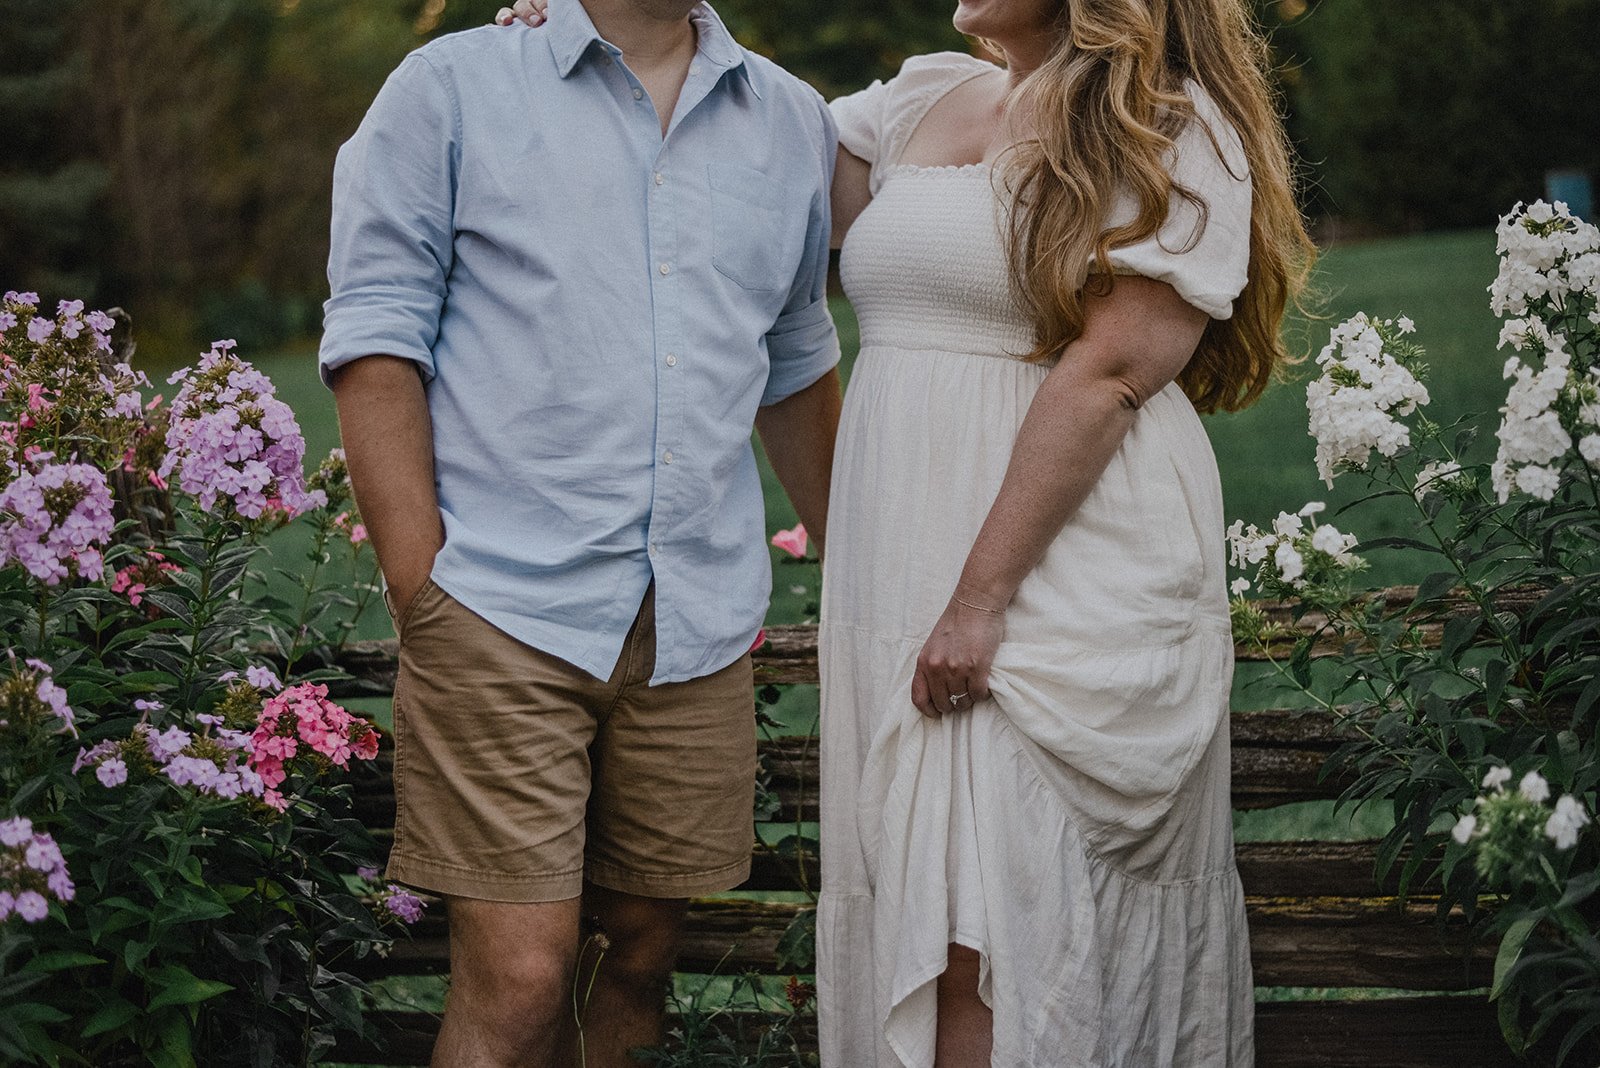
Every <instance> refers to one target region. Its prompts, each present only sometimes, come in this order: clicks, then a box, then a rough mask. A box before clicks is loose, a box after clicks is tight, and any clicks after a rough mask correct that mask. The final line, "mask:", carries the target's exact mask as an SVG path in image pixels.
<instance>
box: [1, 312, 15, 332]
mask: <svg viewBox="0 0 1600 1068" xmlns="http://www.w3.org/2000/svg"><path fill="white" fill-rule="evenodd" d="M16 325H17V316H16V313H15V312H0V330H10V329H11V328H12V327H13V326H16Z"/></svg>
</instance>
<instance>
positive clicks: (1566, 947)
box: [1229, 203, 1600, 1063]
mask: <svg viewBox="0 0 1600 1068" xmlns="http://www.w3.org/2000/svg"><path fill="white" fill-rule="evenodd" d="M1499 251H1500V254H1501V267H1500V272H1499V276H1498V277H1497V278H1496V279H1495V281H1494V283H1493V285H1492V286H1491V287H1490V292H1491V295H1492V304H1493V307H1494V310H1495V312H1496V313H1497V314H1499V315H1501V316H1502V317H1507V316H1510V317H1513V318H1510V319H1509V320H1508V321H1507V322H1506V324H1505V328H1504V329H1503V331H1502V332H1501V337H1500V343H1501V346H1502V347H1505V346H1510V347H1511V348H1513V349H1514V350H1516V353H1517V354H1516V355H1514V356H1512V357H1511V358H1510V359H1509V360H1508V361H1507V362H1506V366H1505V373H1506V377H1507V378H1508V379H1510V380H1511V385H1510V388H1509V391H1508V395H1507V399H1506V404H1505V405H1504V407H1502V409H1501V412H1500V414H1501V423H1500V426H1499V429H1498V432H1497V434H1496V439H1497V448H1496V451H1495V453H1494V455H1493V458H1492V459H1490V458H1489V457H1487V456H1482V455H1479V453H1480V452H1481V451H1482V450H1474V448H1473V446H1474V439H1475V436H1476V428H1475V427H1474V425H1473V424H1472V423H1471V421H1470V420H1464V421H1463V422H1462V423H1460V424H1458V425H1456V426H1452V427H1445V426H1441V425H1439V424H1437V423H1435V422H1433V421H1432V420H1430V419H1428V418H1427V417H1426V416H1425V415H1423V414H1422V413H1421V411H1420V407H1421V406H1422V405H1425V404H1426V403H1427V401H1428V395H1427V389H1426V387H1425V386H1424V385H1423V384H1422V380H1421V376H1422V374H1423V366H1422V363H1421V356H1422V350H1421V348H1420V347H1419V346H1418V345H1417V344H1416V343H1415V342H1414V341H1413V340H1412V332H1413V329H1414V328H1413V326H1412V324H1411V323H1410V321H1409V320H1406V319H1398V320H1392V321H1391V320H1377V319H1373V318H1370V317H1368V316H1365V315H1360V316H1357V317H1355V318H1354V319H1352V320H1350V321H1349V322H1346V323H1344V324H1341V325H1340V326H1339V327H1336V328H1335V329H1334V331H1333V340H1332V342H1331V343H1330V344H1329V346H1328V348H1327V349H1326V350H1324V352H1323V354H1322V357H1321V358H1319V364H1320V367H1321V374H1320V376H1319V377H1318V378H1317V379H1316V381H1314V382H1313V383H1311V385H1310V388H1309V389H1308V391H1307V405H1308V412H1309V416H1310V420H1309V422H1310V430H1311V433H1312V436H1313V437H1314V438H1316V442H1317V450H1316V463H1317V470H1318V474H1319V475H1321V476H1322V478H1323V479H1324V480H1325V481H1326V482H1328V483H1329V484H1330V485H1331V483H1332V482H1333V480H1334V479H1335V478H1338V477H1341V476H1342V475H1344V474H1346V473H1351V472H1355V473H1358V474H1359V475H1360V477H1362V478H1364V479H1365V480H1366V481H1367V482H1368V483H1369V484H1370V486H1371V489H1372V492H1371V493H1369V494H1368V495H1367V496H1366V497H1365V498H1363V501H1366V500H1372V499H1374V498H1376V497H1387V498H1401V499H1406V500H1409V501H1411V502H1412V503H1413V504H1414V505H1415V507H1416V509H1417V524H1416V527H1417V532H1418V533H1417V536H1416V537H1396V538H1384V539H1375V540H1372V541H1368V542H1362V543H1360V544H1357V543H1356V539H1355V538H1354V537H1352V536H1350V535H1347V534H1343V533H1341V532H1339V531H1338V530H1335V529H1334V528H1332V527H1329V526H1322V525H1316V524H1315V519H1314V517H1315V516H1316V515H1317V514H1318V512H1319V511H1320V510H1321V506H1320V505H1315V504H1313V505H1308V506H1307V507H1306V508H1305V509H1302V510H1301V512H1300V513H1299V514H1298V515H1289V514H1284V515H1280V516H1279V518H1278V521H1277V523H1275V524H1274V527H1273V530H1272V531H1271V532H1270V533H1266V532H1262V531H1260V530H1258V529H1256V528H1254V527H1246V526H1245V525H1244V524H1243V523H1235V524H1234V525H1233V527H1232V528H1231V529H1230V531H1229V537H1230V542H1231V546H1232V558H1233V564H1234V566H1235V567H1239V568H1241V569H1245V570H1247V571H1249V572H1250V576H1249V577H1242V578H1241V579H1240V580H1238V581H1236V583H1235V585H1234V594H1235V600H1234V604H1233V613H1232V615H1233V620H1234V626H1235V635H1236V637H1237V638H1238V639H1239V640H1241V641H1244V642H1257V643H1260V645H1261V647H1262V648H1263V649H1265V650H1267V651H1268V652H1269V653H1270V652H1271V651H1272V650H1273V649H1274V648H1277V647H1278V646H1277V639H1279V638H1281V637H1282V635H1281V634H1275V633H1273V630H1272V627H1271V626H1270V625H1269V624H1268V622H1267V620H1268V613H1266V612H1265V611H1263V610H1262V609H1261V608H1260V607H1258V606H1256V605H1255V604H1254V603H1252V602H1251V601H1249V600H1247V599H1246V598H1245V597H1244V593H1245V591H1246V590H1248V589H1249V588H1250V586H1251V583H1252V581H1253V582H1254V585H1255V586H1256V587H1257V588H1258V589H1260V590H1261V591H1262V592H1264V593H1266V594H1267V595H1269V596H1272V597H1281V598H1286V599H1289V600H1291V601H1292V602H1294V612H1295V614H1296V616H1297V617H1298V618H1300V619H1301V620H1302V621H1303V622H1305V623H1307V624H1308V626H1307V627H1305V628H1304V629H1305V631H1306V633H1304V635H1303V636H1302V637H1300V638H1299V640H1298V641H1297V642H1296V644H1295V646H1294V649H1293V652H1292V654H1291V655H1290V656H1289V657H1288V658H1287V660H1286V661H1285V660H1275V661H1274V666H1275V667H1276V668H1277V669H1278V672H1279V675H1280V677H1281V678H1282V679H1283V680H1284V681H1286V682H1287V683H1288V684H1290V685H1292V686H1295V687H1297V688H1299V689H1300V690H1301V691H1302V692H1303V693H1304V694H1306V695H1308V696H1310V697H1311V698H1312V700H1314V701H1315V702H1316V703H1317V705H1318V706H1319V707H1321V708H1323V709H1324V710H1326V711H1328V712H1329V713H1331V714H1334V715H1337V716H1338V717H1339V718H1340V721H1341V723H1342V725H1343V726H1344V727H1345V728H1347V729H1348V730H1349V731H1350V733H1351V737H1352V738H1353V740H1352V741H1350V742H1349V743H1347V744H1346V745H1344V746H1343V747H1342V749H1341V750H1340V751H1339V752H1338V753H1337V754H1336V756H1335V761H1336V763H1338V764H1340V765H1342V766H1343V768H1344V769H1345V770H1346V771H1348V772H1349V773H1350V774H1351V776H1352V780H1353V781H1352V784H1351V785H1350V786H1349V788H1348V789H1347V790H1346V792H1345V794H1344V800H1347V801H1354V802H1357V803H1366V802H1369V801H1380V802H1387V803H1388V804H1390V805H1391V806H1392V807H1393V811H1394V816H1395V826H1394V829H1393V831H1391V832H1390V833H1389V834H1388V835H1387V836H1386V837H1385V839H1384V840H1383V842H1382V843H1381V846H1380V849H1379V869H1380V870H1379V876H1380V878H1382V877H1384V876H1386V875H1387V873H1388V872H1390V871H1392V870H1394V869H1395V868H1396V867H1397V866H1398V882H1399V886H1400V891H1401V893H1406V892H1408V891H1409V889H1410V888H1411V887H1412V886H1413V884H1414V883H1415V882H1416V881H1417V880H1418V879H1419V878H1424V877H1425V878H1426V879H1427V880H1429V881H1430V882H1433V883H1436V887H1434V888H1435V889H1437V891H1438V893H1439V895H1440V897H1439V902H1440V912H1441V916H1442V915H1444V914H1446V913H1448V912H1449V911H1450V910H1451V909H1453V908H1455V907H1459V908H1461V909H1462V910H1464V911H1465V912H1466V913H1467V915H1468V916H1469V917H1472V918H1474V919H1475V921H1476V922H1477V924H1478V925H1479V930H1480V932H1481V933H1482V934H1484V935H1485V936H1496V937H1498V938H1499V952H1498V957H1497V961H1496V966H1495V974H1494V985H1493V989H1492V991H1491V997H1492V998H1494V999H1496V1000H1498V1002H1499V1008H1500V1022H1501V1027H1502V1031H1503V1032H1504V1034H1505V1037H1506V1039H1507V1041H1508V1042H1509V1043H1510V1044H1511V1046H1512V1047H1513V1048H1514V1049H1516V1050H1518V1051H1524V1050H1526V1049H1528V1048H1529V1047H1531V1046H1532V1044H1533V1043H1535V1042H1537V1041H1539V1040H1541V1039H1548V1040H1549V1041H1551V1042H1552V1043H1553V1044H1554V1046H1555V1048H1556V1052H1557V1054H1558V1059H1559V1060H1562V1061H1565V1060H1568V1059H1570V1058H1571V1057H1572V1056H1573V1055H1574V1053H1575V1051H1576V1052H1579V1055H1581V1056H1587V1057H1591V1058H1592V1057H1593V1055H1594V1053H1595V1036H1596V1034H1597V1033H1600V896H1597V895H1600V871H1597V868H1600V842H1597V841H1596V837H1597V836H1596V835H1595V834H1594V833H1593V830H1592V823H1593V813H1594V810H1595V806H1596V788H1597V785H1600V744H1597V741H1596V735H1595V721H1596V719H1597V716H1600V477H1597V476H1600V393H1597V389H1600V231H1597V230H1596V229H1595V228H1594V227H1593V226H1589V225H1588V224H1586V223H1583V222H1582V221H1581V220H1578V219H1575V218H1573V217H1572V216H1571V215H1570V214H1569V213H1568V211H1567V209H1566V207H1565V206H1564V205H1560V204H1557V205H1555V206H1553V207H1552V206H1550V205H1546V204H1543V203H1538V204H1534V205H1532V206H1531V207H1528V208H1526V209H1523V208H1522V207H1521V206H1520V205H1519V206H1518V208H1517V209H1515V210H1513V211H1512V212H1511V213H1510V214H1509V215H1507V216H1506V217H1505V218H1504V219H1503V220H1501V223H1500V228H1499ZM1407 420H1409V421H1407ZM1359 503H1361V502H1358V504H1359ZM1357 549H1359V550H1360V551H1361V553H1362V554H1363V555H1357V553H1356V550H1357ZM1389 549H1399V550H1404V551H1406V552H1409V553H1413V554H1418V556H1419V557H1421V558H1431V559H1433V560H1435V561H1437V564H1438V567H1437V569H1436V570H1435V571H1434V572H1433V573H1432V574H1430V575H1428V576H1427V577H1426V578H1424V579H1423V581H1422V582H1421V584H1420V585H1419V586H1418V587H1417V589H1416V591H1415V594H1414V596H1412V597H1411V598H1410V600H1409V603H1401V604H1398V605H1397V604H1395V603H1394V602H1393V601H1392V600H1390V599H1387V598H1384V597H1380V596H1375V595H1373V594H1371V593H1368V592H1363V591H1361V590H1359V589H1358V588H1357V582H1356V580H1357V577H1358V575H1359V573H1360V571H1361V570H1362V569H1363V568H1364V567H1365V564H1366V562H1365V554H1370V553H1372V552H1379V551H1384V550H1389ZM1330 649H1334V650H1341V652H1339V653H1338V655H1333V656H1327V657H1325V658H1322V659H1317V658H1315V657H1314V653H1315V652H1316V651H1318V650H1330ZM1513 779H1515V780H1516V781H1517V784H1518V785H1517V787H1516V789H1514V790H1512V789H1508V788H1507V786H1508V784H1509V783H1511V782H1512V780H1513ZM1552 798H1554V801H1553V802H1552ZM1484 901H1489V902H1492V905H1493V907H1492V908H1487V909H1484V908H1481V907H1480V905H1481V904H1482V903H1483V902H1484ZM1584 1063H1594V1061H1593V1060H1592V1059H1590V1060H1587V1061H1585V1062H1584Z"/></svg>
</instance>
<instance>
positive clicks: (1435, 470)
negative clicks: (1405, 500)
mask: <svg viewBox="0 0 1600 1068" xmlns="http://www.w3.org/2000/svg"><path fill="white" fill-rule="evenodd" d="M1461 475H1462V471H1461V465H1460V464H1458V463H1453V462H1450V461H1446V460H1435V461H1433V462H1432V463H1429V464H1425V465H1424V466H1423V468H1422V469H1421V470H1420V471H1418V472H1417V485H1416V488H1415V489H1414V490H1412V494H1413V495H1414V496H1415V497H1416V498H1417V500H1418V501H1421V500H1422V498H1424V497H1426V496H1427V495H1428V494H1430V493H1435V492H1437V491H1439V490H1443V489H1446V488H1447V487H1449V486H1451V485H1453V484H1455V483H1456V482H1458V481H1459V480H1460V478H1461Z"/></svg>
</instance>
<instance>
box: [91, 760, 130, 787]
mask: <svg viewBox="0 0 1600 1068" xmlns="http://www.w3.org/2000/svg"><path fill="white" fill-rule="evenodd" d="M94 777H95V778H97V779H99V780H100V785H101V786H104V787H107V788H108V789H109V788H110V787H113V786H121V785H122V784H123V783H125V782H127V781H128V765H127V763H126V762H124V761H123V759H122V758H121V757H112V758H111V759H110V760H106V761H102V762H101V764H100V766H99V767H97V768H95V769H94Z"/></svg>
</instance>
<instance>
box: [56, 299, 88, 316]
mask: <svg viewBox="0 0 1600 1068" xmlns="http://www.w3.org/2000/svg"><path fill="white" fill-rule="evenodd" d="M56 314H57V315H59V316H64V317H66V318H68V319H71V318H74V317H76V316H79V315H82V314H83V301H81V300H64V301H62V302H61V303H60V304H57V305H56Z"/></svg>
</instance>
